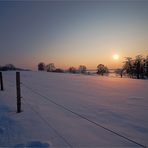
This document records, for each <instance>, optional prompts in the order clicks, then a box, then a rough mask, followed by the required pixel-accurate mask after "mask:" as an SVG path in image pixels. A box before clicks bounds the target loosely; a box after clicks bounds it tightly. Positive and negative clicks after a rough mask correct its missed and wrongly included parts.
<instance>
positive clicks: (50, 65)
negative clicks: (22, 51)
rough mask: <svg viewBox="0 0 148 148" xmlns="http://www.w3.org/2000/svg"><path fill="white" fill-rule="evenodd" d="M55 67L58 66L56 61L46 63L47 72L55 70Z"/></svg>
mask: <svg viewBox="0 0 148 148" xmlns="http://www.w3.org/2000/svg"><path fill="white" fill-rule="evenodd" d="M55 69H56V68H55V66H54V63H50V64H48V65H46V70H47V72H53V71H54V70H55Z"/></svg>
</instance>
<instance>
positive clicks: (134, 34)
mask: <svg viewBox="0 0 148 148" xmlns="http://www.w3.org/2000/svg"><path fill="white" fill-rule="evenodd" d="M0 20H1V23H0V32H1V33H0V53H1V54H0V56H1V57H0V65H5V64H7V63H13V64H14V65H16V66H18V67H24V68H31V69H36V65H37V64H38V62H40V61H43V62H45V63H46V64H48V63H51V62H53V63H55V65H56V66H57V67H61V68H68V67H69V66H75V67H78V66H79V65H80V64H84V65H86V66H87V67H88V68H96V66H97V65H98V64H100V63H103V64H105V65H107V66H108V67H110V68H112V67H120V66H121V65H122V61H123V60H124V57H126V56H131V57H133V56H135V55H137V54H142V55H144V56H145V55H146V54H148V42H147V39H148V1H71V2H68V1H54V2H53V1H46V2H41V1H40V2H17V1H16V2H0ZM114 53H118V54H119V56H120V59H119V60H118V61H113V59H112V55H113V54H114Z"/></svg>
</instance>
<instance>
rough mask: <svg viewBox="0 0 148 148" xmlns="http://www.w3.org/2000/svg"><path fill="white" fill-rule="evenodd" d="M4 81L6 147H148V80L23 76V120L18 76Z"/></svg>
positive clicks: (2, 138)
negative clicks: (17, 97) (16, 81)
mask: <svg viewBox="0 0 148 148" xmlns="http://www.w3.org/2000/svg"><path fill="white" fill-rule="evenodd" d="M3 77H4V88H5V91H0V146H9V147H59V146H60V147H140V145H138V144H141V146H142V145H143V146H148V93H147V90H148V80H136V79H129V78H113V77H102V76H87V75H79V74H58V73H47V72H21V82H22V85H21V91H22V97H23V98H22V110H23V112H21V113H20V114H17V113H16V88H15V87H16V86H15V72H3ZM75 113H76V114H75ZM79 115H80V116H79ZM81 116H82V117H81ZM83 117H84V118H83ZM85 118H86V119H85ZM87 119H88V120H89V121H88V120H87ZM91 121H92V122H91ZM95 123H96V124H97V125H96V124H95ZM101 126H103V127H104V128H105V129H104V128H102V127H101ZM108 129H109V130H108ZM112 131H113V132H112ZM130 140H131V141H130Z"/></svg>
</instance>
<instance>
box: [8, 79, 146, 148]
mask: <svg viewBox="0 0 148 148" xmlns="http://www.w3.org/2000/svg"><path fill="white" fill-rule="evenodd" d="M7 81H9V82H10V83H12V81H10V80H7ZM13 84H14V83H13ZM21 86H23V87H24V88H26V89H28V90H29V91H30V92H32V93H34V94H36V95H38V96H40V97H41V98H43V99H45V100H47V101H49V102H51V103H52V104H54V105H56V106H58V107H59V108H62V109H64V110H66V111H68V112H70V113H72V114H74V115H76V116H78V117H79V118H81V119H83V120H85V121H88V122H90V123H91V124H93V125H95V126H97V127H100V128H102V129H104V130H106V131H108V132H111V133H113V134H115V135H117V136H119V137H121V138H123V139H126V140H127V141H130V142H132V143H134V144H136V145H138V146H141V147H144V148H146V146H145V145H143V144H140V143H139V142H136V141H135V140H133V139H130V138H128V137H126V136H124V135H122V134H120V133H117V132H116V131H114V130H112V129H109V128H107V127H105V126H103V125H101V124H99V123H97V122H95V121H93V120H91V119H89V118H87V117H85V116H83V115H81V114H79V113H77V112H75V111H73V110H71V109H69V108H68V107H66V106H64V105H61V104H59V103H57V102H55V101H53V99H51V98H49V97H48V96H45V95H43V94H41V93H39V92H38V91H37V90H35V89H32V88H31V87H29V86H27V85H26V84H24V83H22V82H21ZM23 100H24V102H26V104H28V105H29V106H30V108H31V109H32V110H33V111H34V112H35V113H36V114H37V115H38V117H39V118H40V119H42V120H43V121H44V122H45V123H46V124H47V125H48V126H49V127H50V128H52V129H53V130H54V131H55V133H57V135H58V136H59V137H61V138H62V139H63V140H64V141H65V142H66V143H67V144H68V145H69V146H70V147H72V145H71V144H70V143H69V142H68V141H67V140H66V139H65V138H64V137H63V136H61V135H60V134H59V133H58V132H57V130H56V129H55V128H53V127H52V126H51V125H50V124H49V123H48V122H47V121H46V120H45V119H44V118H43V117H42V116H41V115H40V114H39V112H37V111H36V110H35V109H34V108H33V107H32V106H31V105H30V104H29V103H28V102H27V101H26V100H25V99H24V98H23Z"/></svg>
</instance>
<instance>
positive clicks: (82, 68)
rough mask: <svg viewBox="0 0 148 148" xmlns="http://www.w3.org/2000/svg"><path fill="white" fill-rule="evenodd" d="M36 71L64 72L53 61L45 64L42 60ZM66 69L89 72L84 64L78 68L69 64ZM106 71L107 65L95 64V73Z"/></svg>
mask: <svg viewBox="0 0 148 148" xmlns="http://www.w3.org/2000/svg"><path fill="white" fill-rule="evenodd" d="M38 71H47V72H65V71H64V70H63V69H60V68H56V67H55V65H54V63H50V64H47V65H45V63H44V62H40V63H39V64H38ZM66 71H68V72H69V73H73V74H76V73H82V74H89V73H87V67H86V66H85V65H80V66H79V67H78V69H77V68H75V67H73V66H71V67H69V68H68V70H66ZM108 73H109V70H108V68H107V66H104V65H103V64H99V65H98V66H97V74H98V75H104V74H108Z"/></svg>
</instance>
